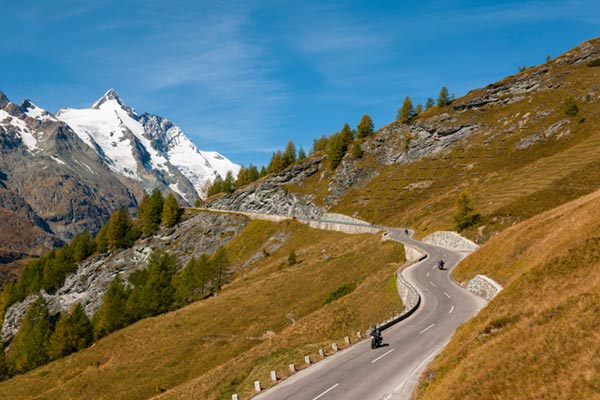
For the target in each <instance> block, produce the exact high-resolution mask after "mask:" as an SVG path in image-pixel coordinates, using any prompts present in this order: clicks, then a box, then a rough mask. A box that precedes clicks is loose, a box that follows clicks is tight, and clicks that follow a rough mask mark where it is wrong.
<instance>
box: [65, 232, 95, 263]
mask: <svg viewBox="0 0 600 400" xmlns="http://www.w3.org/2000/svg"><path fill="white" fill-rule="evenodd" d="M70 246H71V251H72V253H73V260H74V261H75V262H81V261H83V260H85V259H86V258H88V257H89V256H91V255H92V254H94V252H95V251H96V244H95V243H94V240H93V239H92V236H91V235H90V233H89V232H88V231H85V232H83V233H80V234H79V235H77V236H75V237H74V238H73V240H71V244H70Z"/></svg>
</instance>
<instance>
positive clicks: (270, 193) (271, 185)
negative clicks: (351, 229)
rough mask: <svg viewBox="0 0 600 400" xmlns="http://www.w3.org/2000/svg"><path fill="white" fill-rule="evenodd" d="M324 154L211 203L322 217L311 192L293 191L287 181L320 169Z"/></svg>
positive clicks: (216, 206) (219, 207)
mask: <svg viewBox="0 0 600 400" xmlns="http://www.w3.org/2000/svg"><path fill="white" fill-rule="evenodd" d="M322 163H323V158H319V157H314V158H310V159H306V160H303V161H301V162H298V163H296V164H294V165H292V166H290V167H289V168H287V169H286V170H284V171H282V172H280V173H278V174H274V175H272V176H268V177H266V178H264V179H261V180H259V181H256V182H253V183H251V184H249V185H247V186H244V187H242V188H241V189H239V190H236V191H235V192H234V193H233V194H230V195H224V196H221V197H219V198H216V199H211V200H210V201H209V202H208V203H207V205H206V206H207V207H209V208H213V209H216V210H232V211H242V212H251V213H261V214H271V215H284V216H290V217H300V218H318V217H319V216H321V214H322V213H323V211H322V209H321V208H320V207H317V206H316V205H315V204H314V203H313V202H312V196H311V195H300V194H295V193H289V192H288V191H287V190H286V189H285V188H284V185H286V184H293V183H297V182H300V181H302V180H303V179H306V178H309V177H310V176H312V175H314V174H316V173H317V172H319V170H320V168H321V164H322Z"/></svg>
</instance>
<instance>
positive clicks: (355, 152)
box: [352, 143, 364, 160]
mask: <svg viewBox="0 0 600 400" xmlns="http://www.w3.org/2000/svg"><path fill="white" fill-rule="evenodd" d="M363 155H364V152H363V150H362V147H360V143H354V145H352V157H354V158H355V159H357V160H358V159H359V158H362V157H363Z"/></svg>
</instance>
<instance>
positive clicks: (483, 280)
mask: <svg viewBox="0 0 600 400" xmlns="http://www.w3.org/2000/svg"><path fill="white" fill-rule="evenodd" d="M465 289H467V290H468V291H469V292H471V293H474V294H476V295H477V296H479V297H481V298H482V299H484V300H487V301H490V300H492V299H493V298H494V297H495V296H496V295H497V294H498V292H500V291H501V290H502V286H501V285H500V284H499V283H498V282H496V281H494V280H493V279H492V278H489V277H487V276H485V275H475V277H473V279H471V280H470V281H469V283H468V284H467V286H466V288H465Z"/></svg>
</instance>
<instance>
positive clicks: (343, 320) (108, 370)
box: [0, 221, 403, 400]
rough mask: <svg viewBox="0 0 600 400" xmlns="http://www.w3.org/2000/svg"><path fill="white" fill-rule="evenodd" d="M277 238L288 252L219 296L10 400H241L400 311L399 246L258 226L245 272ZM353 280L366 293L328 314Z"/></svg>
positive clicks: (243, 254)
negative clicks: (236, 395) (271, 375)
mask: <svg viewBox="0 0 600 400" xmlns="http://www.w3.org/2000/svg"><path fill="white" fill-rule="evenodd" d="M271 238H279V239H281V240H282V241H283V245H282V246H281V247H280V248H279V249H278V250H277V251H275V252H273V254H271V255H270V256H268V257H266V258H262V257H259V258H260V259H259V260H258V261H256V262H255V263H252V264H250V265H246V266H245V267H243V268H242V269H239V270H238V272H237V273H236V278H235V279H234V281H233V282H232V283H231V284H230V285H228V286H227V287H225V288H224V289H223V291H222V292H221V293H220V294H219V295H218V296H216V297H212V298H209V299H207V300H205V301H201V302H198V303H194V304H191V305H190V306H187V307H185V308H183V309H180V310H178V311H174V312H171V313H168V314H165V315H162V316H159V317H156V318H149V319H146V320H143V321H140V322H138V323H136V324H134V325H132V326H130V327H128V328H126V329H123V330H121V331H118V332H116V333H114V334H112V335H109V336H108V337H106V338H104V339H102V340H101V341H99V342H98V343H96V344H95V345H94V346H93V347H91V348H89V349H86V350H84V351H82V352H79V353H76V354H74V355H72V356H70V357H67V358H65V359H62V360H58V361H56V362H53V363H51V364H49V365H47V366H44V367H41V368H38V369H36V370H34V371H32V372H30V373H28V374H26V375H22V376H18V377H15V378H13V379H12V380H10V381H7V382H3V383H0V393H2V398H3V399H27V398H38V399H56V398H61V399H79V398H103V399H111V400H116V399H144V398H150V397H153V396H156V395H158V394H160V393H161V392H164V391H166V393H165V397H167V398H189V397H190V394H191V393H192V391H193V392H194V394H195V397H196V398H198V399H199V398H202V399H214V398H227V397H229V398H230V396H231V393H232V392H233V391H234V390H235V391H239V392H243V391H249V390H250V388H251V381H252V380H254V379H257V378H260V379H261V380H263V381H264V382H266V381H267V378H268V371H269V370H271V369H278V370H279V371H280V372H281V373H283V372H284V371H285V370H286V369H287V365H288V364H289V363H291V362H295V363H297V364H301V363H302V360H303V356H304V354H308V353H312V354H315V353H316V351H317V350H318V348H319V346H324V345H325V344H324V343H330V342H331V341H332V340H338V341H340V340H341V339H342V338H343V336H345V335H355V332H356V331H358V330H364V329H365V328H366V327H367V326H369V324H372V323H373V322H374V321H376V320H382V319H384V318H387V317H389V316H390V315H392V314H393V313H394V312H395V311H397V309H398V308H399V307H400V306H401V304H400V302H399V299H398V295H397V292H396V289H395V285H394V284H393V281H392V280H390V277H391V276H393V273H394V271H395V269H396V268H397V264H396V263H397V262H401V261H402V260H403V253H402V249H401V247H400V246H399V245H397V244H395V243H389V242H385V243H381V242H380V240H379V238H378V237H375V236H374V235H357V236H351V235H344V234H339V233H332V232H325V231H318V230H313V229H310V228H308V227H306V226H304V225H301V224H298V223H296V222H292V221H288V222H282V223H279V224H274V223H270V222H264V221H253V222H251V224H250V225H249V226H248V227H247V228H246V230H245V231H244V232H243V233H242V234H241V235H240V236H239V237H238V238H236V239H234V240H232V241H231V242H230V243H229V244H228V246H227V247H228V248H229V254H231V255H232V256H231V258H232V262H233V263H234V264H235V265H236V266H238V267H239V266H240V265H242V264H243V263H244V262H245V261H246V260H248V259H250V258H252V256H254V255H262V248H263V247H265V246H266V245H267V243H272V242H273V240H272V239H271ZM270 239H271V241H270V242H269V240H270ZM291 250H295V252H296V254H297V257H298V260H299V261H300V262H299V264H297V265H294V266H288V265H287V256H288V254H289V253H290V251H291ZM349 282H356V283H357V284H358V286H357V288H356V290H355V291H354V292H353V293H352V294H350V295H348V296H346V297H344V298H342V299H340V300H338V301H336V302H334V303H331V304H329V305H327V306H324V307H323V303H324V301H325V299H326V298H327V297H328V296H329V294H330V293H331V292H332V291H334V290H335V289H337V288H338V287H339V286H340V285H342V284H344V283H349ZM380 287H384V288H386V290H384V291H381V292H379V291H377V290H376V288H380ZM367 293H368V294H369V295H368V296H367ZM374 310H379V311H378V312H375V313H374ZM290 312H293V314H294V315H295V319H296V322H295V324H293V325H292V323H291V320H290V319H289V317H288V313H290ZM269 331H270V332H269ZM271 332H272V333H271ZM327 347H329V345H327ZM169 390H170V391H169Z"/></svg>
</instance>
